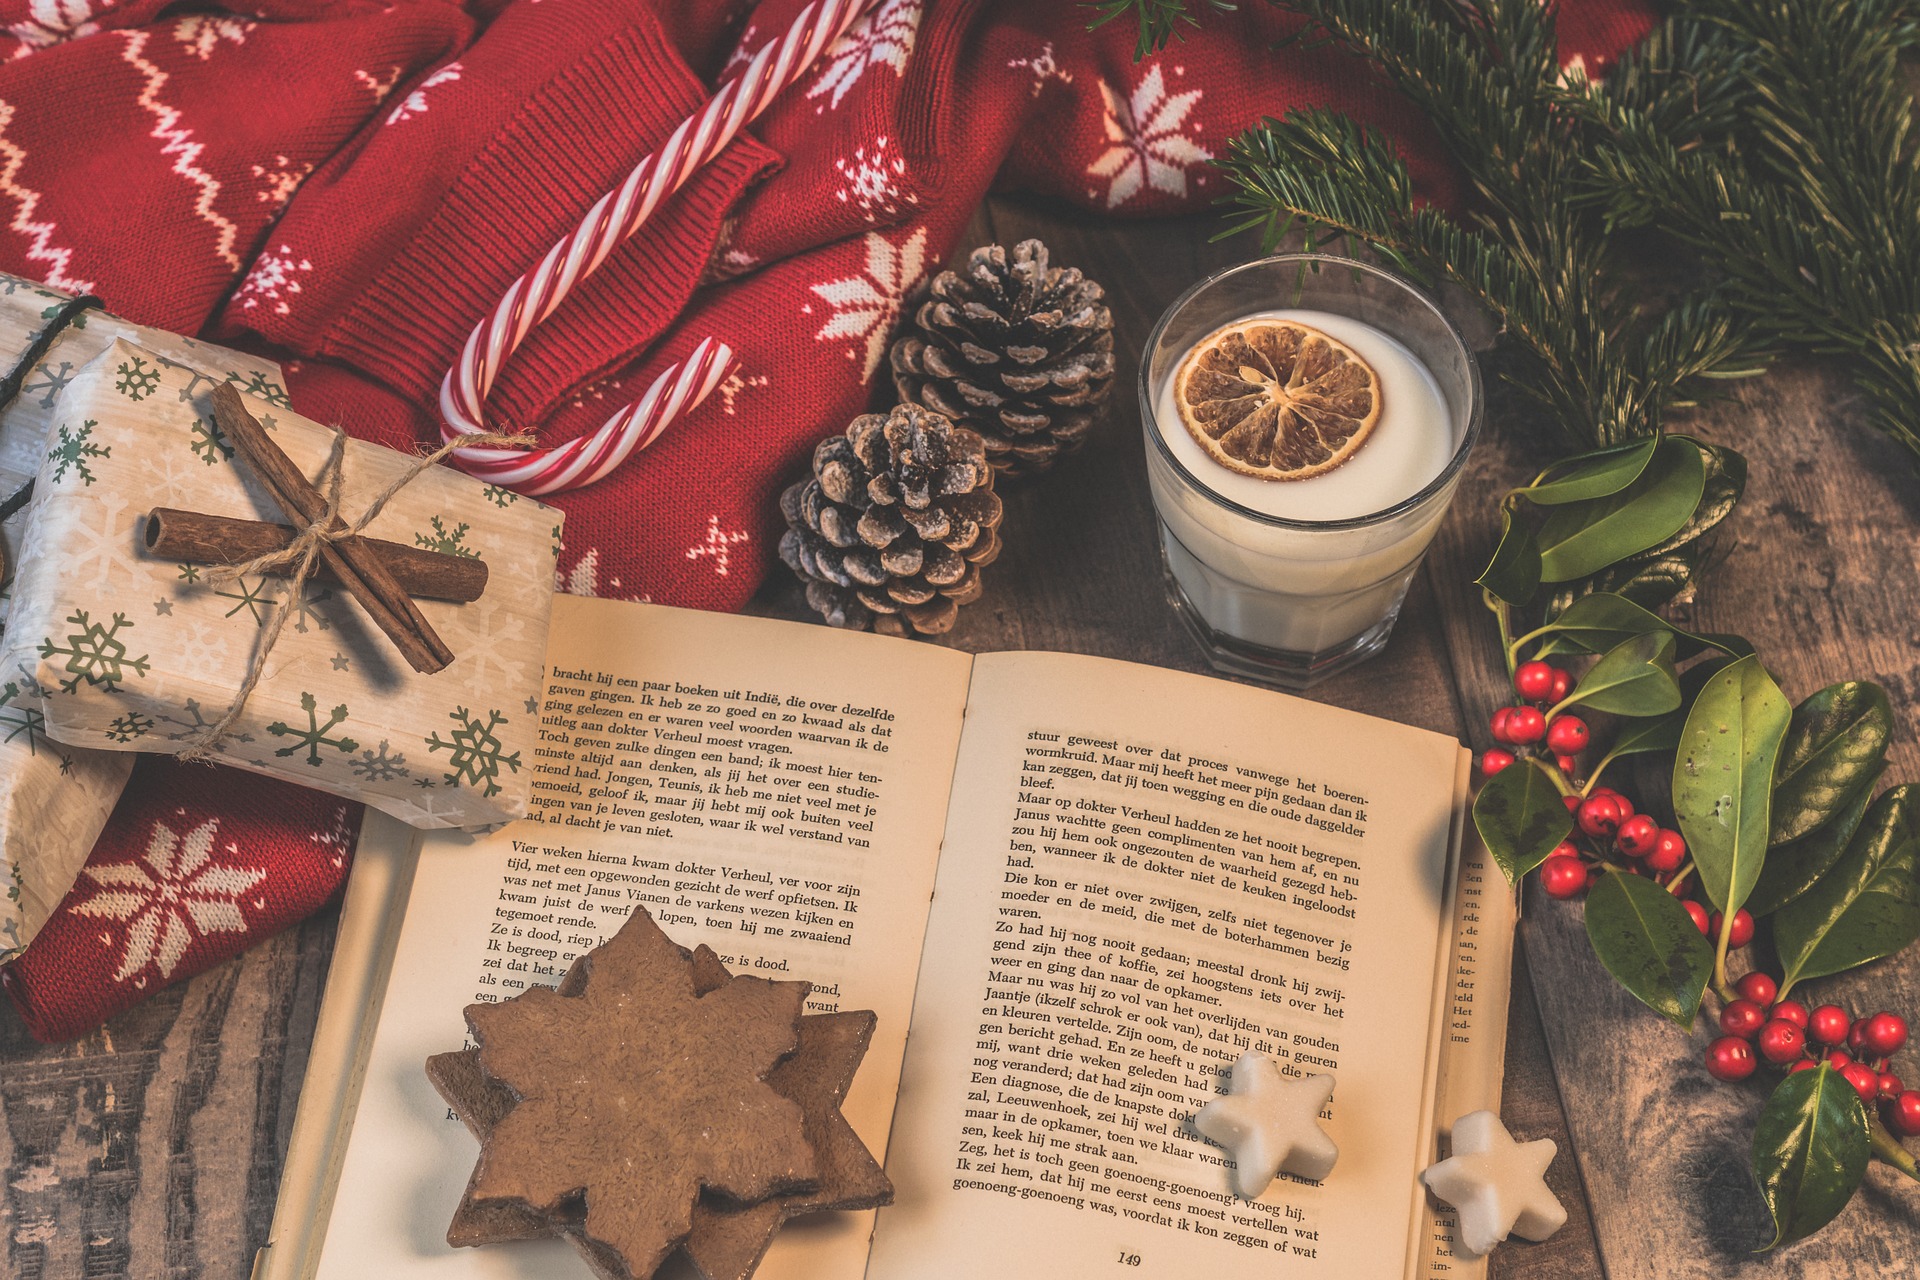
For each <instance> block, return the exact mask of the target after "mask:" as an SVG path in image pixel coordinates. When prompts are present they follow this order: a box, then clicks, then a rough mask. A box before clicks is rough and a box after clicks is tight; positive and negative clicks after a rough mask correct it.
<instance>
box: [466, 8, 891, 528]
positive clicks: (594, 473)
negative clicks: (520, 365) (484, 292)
mask: <svg viewBox="0 0 1920 1280" xmlns="http://www.w3.org/2000/svg"><path fill="white" fill-rule="evenodd" d="M877 2H878V0H816V3H813V4H809V5H808V6H807V7H806V8H804V9H802V10H801V11H800V15H799V17H798V18H796V19H795V20H794V23H793V26H792V27H790V28H789V29H788V31H787V33H786V35H784V36H783V37H781V38H780V39H779V40H776V41H773V42H771V43H769V44H767V45H764V46H763V47H762V48H761V49H760V51H759V52H758V53H756V54H755V55H754V56H753V58H752V60H751V61H749V62H748V63H747V65H746V67H745V68H744V69H743V70H742V71H741V72H740V74H739V75H737V76H735V77H734V78H733V79H732V80H729V81H728V82H727V83H726V84H725V85H723V86H722V87H721V89H720V91H719V92H718V93H716V94H715V95H714V96H713V98H712V100H711V101H709V102H708V103H707V105H706V106H705V107H703V108H702V109H701V110H700V112H699V113H698V114H697V115H693V116H690V117H688V118H687V119H686V120H684V121H682V122H681V124H680V127H679V128H677V129H675V130H674V131H673V133H672V135H671V136H670V137H668V139H667V141H666V143H665V145H664V146H662V147H661V148H660V150H658V151H656V152H654V153H653V154H652V155H650V156H648V157H647V158H646V159H644V160H642V161H641V162H640V163H639V164H637V165H635V166H634V167H633V172H632V173H629V174H628V175H627V180H626V181H625V182H623V183H621V184H620V185H619V186H618V187H616V188H614V189H613V190H612V191H609V192H607V194H605V195H604V196H601V197H600V199H599V200H598V201H597V202H596V203H595V204H594V206H593V208H591V209H589V210H588V211H587V215H586V217H584V218H582V219H581V221H580V225H579V226H578V227H576V228H575V229H574V232H573V234H572V235H569V236H567V237H565V238H564V239H562V240H560V241H559V242H557V243H556V244H555V245H554V246H553V248H551V249H549V250H547V256H546V257H544V258H542V259H541V260H540V264H539V265H538V266H536V267H534V269H533V270H531V271H529V272H527V273H526V274H525V275H523V276H521V277H520V278H519V279H518V280H516V281H514V283H513V287H512V288H510V289H508V290H507V292H506V296H505V297H503V298H501V299H500V301H499V302H498V303H497V304H496V305H495V306H494V308H493V312H492V314H491V315H489V316H488V317H487V318H486V319H485V320H482V321H481V322H480V323H479V324H477V325H475V326H474V329H473V332H472V333H471V334H469V335H468V336H467V345H466V348H465V349H464V350H463V351H462V352H461V353H460V360H459V363H458V364H456V365H454V367H453V368H451V369H449V370H448V371H447V376H446V377H445V378H443V379H442V380H441V382H440V415H441V417H442V418H444V419H445V422H444V424H443V425H442V426H441V428H440V434H441V436H442V438H443V439H444V440H446V441H447V442H448V443H452V442H453V441H455V440H456V439H458V438H459V437H461V436H465V435H476V434H481V433H484V432H485V431H486V430H487V428H486V426H485V425H484V420H483V413H484V410H483V405H484V404H485V402H486V398H487V392H488V391H489V390H491V389H492V387H493V381H494V379H495V378H496V377H497V376H498V375H499V373H500V366H501V365H502V364H503V363H505V361H506V359H507V357H508V356H510V355H512V354H513V352H514V351H515V350H516V349H517V348H518V347H519V346H520V344H521V342H523V341H524V340H525V339H526V336H527V334H528V333H529V332H531V331H532V329H533V327H534V326H535V325H537V324H539V323H540V322H541V321H542V320H545V319H546V318H547V317H548V316H549V315H551V314H552V313H553V309H554V308H555V307H557V306H559V305H560V300H561V299H562V298H564V297H566V296H567V294H568V293H569V292H570V291H571V290H572V289H573V287H574V286H575V285H576V284H578V283H579V282H580V281H582V280H585V279H586V278H587V277H588V276H590V275H592V274H593V273H594V272H595V271H597V270H599V269H600V264H601V263H603V262H605V261H606V260H607V255H608V254H610V253H612V252H613V249H614V246H615V245H617V244H619V243H620V242H621V241H623V240H625V239H626V238H627V237H628V236H631V235H632V234H633V233H634V232H636V231H638V230H639V229H640V227H641V226H642V225H643V224H644V223H645V222H646V221H647V219H648V218H650V217H652V216H653V212H654V210H655V209H657V208H659V207H660V205H661V204H662V203H663V202H664V201H665V200H666V199H667V197H668V196H670V195H672V194H673V193H674V192H675V191H677V190H679V189H680V186H681V185H682V184H683V183H685V182H686V180H687V179H688V178H690V177H691V176H693V174H694V173H695V172H696V171H698V170H699V169H700V167H701V166H702V165H704V164H706V163H707V161H709V160H711V159H713V157H714V156H716V155H718V154H719V153H720V151H721V150H722V149H723V148H724V147H725V146H726V145H727V144H728V143H729V142H731V141H733V138H734V135H735V134H737V133H739V132H740V130H741V129H742V128H743V127H745V126H746V124H747V122H748V121H750V120H752V119H754V117H756V116H758V115H759V114H760V113H761V112H762V111H764V110H766V109H767V106H768V105H769V104H770V103H771V102H772V101H773V100H774V98H776V97H778V96H779V94H780V91H781V90H782V89H784V88H786V87H787V86H788V85H789V84H791V83H792V82H793V81H794V80H795V79H796V78H797V77H798V76H799V75H800V73H801V72H802V71H804V70H806V68H807V67H809V66H810V65H812V63H813V61H814V59H815V58H817V57H819V56H820V54H821V52H822V51H823V50H824V49H825V48H826V47H827V46H828V45H829V44H831V43H832V42H833V41H834V40H836V39H837V38H839V36H840V35H841V33H843V32H844V31H846V29H847V28H848V27H850V26H852V25H853V23H854V21H855V19H857V18H859V17H860V15H861V14H863V13H865V12H866V11H867V10H868V9H870V8H872V7H873V6H874V5H875V4H876V3H877ZM732 363H733V352H732V350H731V349H729V348H728V347H727V345H726V344H725V343H723V342H720V341H718V340H717V339H714V338H706V339H704V340H703V341H701V343H700V344H699V345H698V346H697V347H695V348H694V349H693V353H692V354H691V355H689V356H688V357H687V358H686V359H685V360H683V361H680V362H678V363H676V364H673V365H670V366H668V367H667V369H666V370H665V371H663V372H662V373H661V374H660V376H659V377H658V378H656V379H654V382H653V385H652V386H650V387H648V388H647V391H646V394H645V395H643V396H641V397H640V398H639V399H638V400H636V401H634V402H633V403H632V404H630V405H628V406H626V407H625V408H624V409H621V410H620V411H619V412H618V413H616V414H614V415H613V416H612V417H611V418H608V419H607V421H606V422H605V423H604V424H603V425H602V426H601V427H600V428H599V429H598V430H596V431H595V432H594V433H593V434H592V435H587V436H581V437H580V438H579V439H576V440H571V441H569V442H567V443H566V444H564V445H561V446H559V447H557V448H552V449H532V450H520V449H489V448H481V447H478V446H476V447H473V448H467V449H460V450H457V451H456V452H455V453H454V454H453V455H452V456H453V460H454V462H455V463H456V464H457V465H458V466H459V467H460V469H461V470H463V471H466V472H467V473H468V474H470V475H474V476H478V477H480V478H481V479H484V480H488V481H491V482H492V483H494V484H497V485H500V486H502V487H504V488H509V489H515V490H518V491H519V492H521V493H525V494H529V495H539V494H544V493H555V492H558V491H559V490H562V489H577V488H579V487H580V486H582V485H588V484H592V483H593V482H594V481H596V480H598V479H600V478H601V477H603V476H605V475H606V474H607V473H608V472H610V471H612V470H613V469H614V468H615V467H617V466H619V465H620V464H621V463H622V462H624V461H625V460H626V459H627V457H628V456H629V455H630V454H632V453H633V452H634V451H635V450H636V449H643V448H645V447H646V446H647V445H648V444H650V443H651V442H652V441H653V440H654V438H655V437H657V436H658V435H659V434H660V433H661V432H662V431H664V430H666V428H667V426H668V425H669V424H670V423H672V422H673V420H674V419H675V418H677V417H678V416H679V415H680V414H681V413H683V412H685V411H687V410H689V409H691V408H693V407H694V406H695V405H697V404H699V403H700V402H701V401H702V400H704V399H706V398H707V396H709V395H711V394H712V393H713V391H714V389H715V388H716V387H718V386H719V385H720V383H721V382H722V381H723V380H724V379H725V378H726V376H727V373H728V370H729V368H730V366H731V365H732Z"/></svg>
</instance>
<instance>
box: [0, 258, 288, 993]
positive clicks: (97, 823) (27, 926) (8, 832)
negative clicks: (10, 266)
mask: <svg viewBox="0 0 1920 1280" xmlns="http://www.w3.org/2000/svg"><path fill="white" fill-rule="evenodd" d="M71 301H72V299H71V297H70V296H69V295H67V294H64V293H58V292H55V291H54V290H51V289H47V288H45V287H43V286H41V285H37V284H34V283H32V282H31V281H27V280H22V279H19V278H17V277H14V276H8V275H0V373H12V374H15V375H16V381H17V383H18V384H19V391H18V392H17V394H16V395H15V396H14V397H13V399H12V400H11V401H10V402H7V403H5V404H0V497H4V496H6V495H9V494H13V493H15V492H17V491H18V490H19V489H20V488H21V486H23V485H25V484H27V483H29V482H30V481H32V480H33V478H34V476H35V475H36V474H37V473H38V472H39V470H40V464H41V463H42V462H44V461H45V460H46V456H47V444H46V438H47V435H48V433H49V431H50V430H51V429H52V424H53V419H54V415H55V405H56V403H57V402H58V399H59V396H60V393H61V392H62V391H63V390H64V389H65V388H66V386H67V385H68V384H69V383H70V382H72V381H73V378H74V376H75V374H76V373H77V372H78V370H79V369H80V368H81V367H82V366H84V365H86V364H87V363H88V362H89V361H91V360H93V359H94V358H95V357H96V356H98V355H99V354H100V353H101V352H102V351H105V350H106V349H107V348H108V347H109V346H111V345H112V344H113V343H114V341H116V340H117V339H122V338H125V339H129V340H132V341H134V342H137V343H139V344H141V345H142V346H144V347H146V348H147V349H148V350H149V351H151V352H152V353H153V356H152V358H153V359H154V360H155V361H167V362H174V363H178V362H182V361H193V362H195V363H196V364H198V365H201V366H204V367H206V368H208V369H213V370H217V371H218V374H217V375H216V376H218V377H221V378H230V379H232V380H234V381H236V382H239V383H242V384H251V385H253V386H255V387H258V388H262V389H270V390H272V391H275V392H278V390H279V381H278V379H279V377H280V370H279V368H278V367H277V366H276V365H274V364H273V363H272V362H270V361H265V360H261V359H259V358H257V357H254V356H243V355H240V354H238V353H237V352H232V351H227V350H225V349H224V348H220V347H215V346H210V345H208V344H205V343H200V342H195V341H193V340H192V339H191V338H181V337H176V336H174V335H172V334H167V333H161V332H159V331H158V330H154V329H147V328H143V327H142V326H140V325H135V324H131V323H129V322H128V321H125V320H122V319H120V318H118V317H117V316H112V315H108V314H107V313H105V312H102V311H99V310H95V309H88V310H80V311H74V312H73V313H72V314H71V315H70V316H69V315H66V314H63V313H64V312H66V310H67V307H68V304H69V303H70V302H71ZM49 331H50V332H49ZM43 334H49V336H50V341H49V343H48V345H47V347H46V349H45V350H43V351H41V352H40V353H39V354H38V355H37V356H33V357H32V358H31V359H29V353H30V350H31V348H32V347H33V345H34V344H35V342H36V340H38V339H40V338H41V336H42V335H43ZM204 384H205V380H204V379H203V385H204ZM26 524H27V509H26V508H24V507H23V508H22V509H21V510H19V511H17V512H16V513H14V514H13V515H12V516H10V517H8V518H7V520H6V521H5V522H4V523H3V524H0V541H4V544H5V547H6V559H7V569H6V575H7V576H10V575H11V574H12V573H13V572H15V571H16V570H17V569H18V568H19V566H20V563H21V561H20V552H21V550H22V542H23V538H24V535H25V531H26ZM11 598H12V584H11V583H10V582H8V583H6V584H5V585H3V586H0V631H3V629H4V624H5V622H6V618H7V613H8V610H9V608H10V605H11ZM132 767H133V757H132V756H130V755H128V754H127V753H125V752H118V751H95V750H90V749H88V748H86V747H84V746H80V747H73V746H68V745H66V744H64V743H60V742H56V741H54V740H53V739H51V738H50V737H48V735H47V732H46V727H45V725H44V723H43V712H42V709H41V706H40V699H39V697H38V694H37V691H36V690H35V688H34V686H33V684H32V682H31V680H30V679H27V678H23V677H21V676H19V675H17V674H14V673H13V672H11V670H10V669H9V672H8V674H7V676H6V678H5V679H0V883H3V884H4V886H5V892H4V894H3V895H0V960H6V959H10V958H11V957H12V956H13V955H15V954H17V953H18V952H19V951H21V950H23V949H24V948H25V947H26V945H27V944H28V943H29V942H31V941H33V938H34V936H35V935H36V934H38V933H39V931H40V926H41V925H42V924H44V923H45V922H46V919H47V917H48V915H50V914H51V913H52V912H53V909H54V908H55V907H57V906H58V905H59V904H60V900H61V899H62V898H64V897H65V896H66V895H67V891H68V890H69V889H71V888H72V887H73V883H74V879H75V877H76V876H78V875H79V872H80V868H81V866H82V865H83V864H84V863H85V862H86V860H87V854H88V853H89V851H91V850H92V848H93V844H94V841H95V840H96V839H97V838H98V837H99V835H100V831H101V829H102V828H103V827H104V826H105V825H106V821H107V817H108V815H109V814H110V813H111V812H112V811H113V806H114V802H115V801H116V800H118V799H119V797H120V792H121V789H122V788H123V787H125V786H126V781H127V774H128V772H129V771H130V770H131V769H132Z"/></svg>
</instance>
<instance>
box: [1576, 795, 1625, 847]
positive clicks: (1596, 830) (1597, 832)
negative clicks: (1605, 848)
mask: <svg viewBox="0 0 1920 1280" xmlns="http://www.w3.org/2000/svg"><path fill="white" fill-rule="evenodd" d="M1573 820H1574V822H1575V823H1577V824H1578V825H1579V827H1580V829H1581V830H1582V831H1584V832H1586V833H1587V834H1588V835H1590V836H1592V837H1593V838H1594V839H1596V840H1604V839H1606V838H1607V837H1609V836H1611V835H1612V834H1613V833H1614V832H1616V831H1618V830H1619V829H1620V806H1619V805H1617V804H1615V803H1614V802H1613V797H1612V796H1588V797H1587V798H1586V799H1585V800H1582V801H1581V802H1580V807H1579V808H1578V809H1575V810H1574V811H1573Z"/></svg>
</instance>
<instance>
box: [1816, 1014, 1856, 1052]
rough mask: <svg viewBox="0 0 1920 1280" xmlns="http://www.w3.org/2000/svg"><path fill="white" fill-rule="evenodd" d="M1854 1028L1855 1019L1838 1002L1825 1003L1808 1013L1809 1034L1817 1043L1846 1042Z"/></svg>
mask: <svg viewBox="0 0 1920 1280" xmlns="http://www.w3.org/2000/svg"><path fill="white" fill-rule="evenodd" d="M1852 1030H1853V1019H1852V1018H1849V1017H1848V1016H1847V1011H1846V1010H1845V1009H1842V1008H1841V1007H1840V1006H1839V1005H1837V1004H1823V1005H1821V1006H1820V1007H1819V1008H1818V1009H1815V1010H1814V1011H1813V1012H1812V1013H1810V1014H1808V1015H1807V1034H1808V1035H1809V1036H1812V1037H1813V1041H1814V1043H1815V1044H1824V1045H1836V1044H1845V1043H1846V1042H1847V1033H1848V1032H1850V1031H1852Z"/></svg>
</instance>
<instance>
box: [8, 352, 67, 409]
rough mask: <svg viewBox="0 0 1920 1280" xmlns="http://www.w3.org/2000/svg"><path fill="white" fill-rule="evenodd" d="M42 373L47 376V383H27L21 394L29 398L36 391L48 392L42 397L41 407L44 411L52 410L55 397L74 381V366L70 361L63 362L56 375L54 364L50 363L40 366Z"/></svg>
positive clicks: (21, 389)
mask: <svg viewBox="0 0 1920 1280" xmlns="http://www.w3.org/2000/svg"><path fill="white" fill-rule="evenodd" d="M40 372H41V373H43V374H45V375H46V381H45V382H29V383H26V384H25V385H24V386H22V387H21V388H20V392H21V394H22V395H29V396H30V395H32V394H33V393H34V392H36V391H44V392H46V394H45V395H44V396H41V397H40V407H41V408H42V409H51V408H53V401H54V397H56V396H58V395H59V394H60V393H61V392H62V391H65V390H66V389H67V384H68V383H69V382H72V381H73V365H72V364H71V363H70V362H69V361H66V360H62V361H61V362H60V372H58V373H55V372H54V371H53V365H52V363H51V362H48V363H46V364H43V365H41V366H40Z"/></svg>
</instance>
